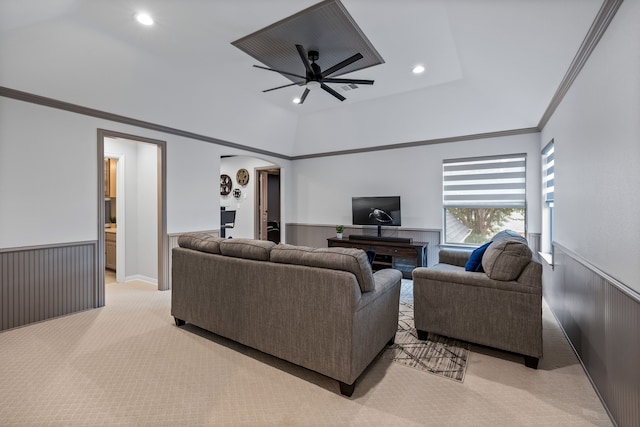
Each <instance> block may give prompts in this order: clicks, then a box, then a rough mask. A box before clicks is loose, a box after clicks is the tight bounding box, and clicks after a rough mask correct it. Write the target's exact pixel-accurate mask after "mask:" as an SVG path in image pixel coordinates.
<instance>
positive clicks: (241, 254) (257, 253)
mask: <svg viewBox="0 0 640 427" xmlns="http://www.w3.org/2000/svg"><path fill="white" fill-rule="evenodd" d="M275 245H276V244H275V243H273V242H271V241H268V240H254V239H227V240H224V241H222V242H220V253H222V255H225V256H231V257H235V258H245V259H253V260H257V261H269V253H270V252H271V248H273V247H274V246H275Z"/></svg>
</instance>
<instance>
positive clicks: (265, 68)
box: [254, 65, 306, 80]
mask: <svg viewBox="0 0 640 427" xmlns="http://www.w3.org/2000/svg"><path fill="white" fill-rule="evenodd" d="M254 67H256V68H260V69H263V70H268V71H273V72H274V73H280V74H286V75H287V76H293V77H297V78H299V79H305V80H306V77H305V76H301V75H299V74H293V73H290V72H288V71H281V70H276V69H274V68H268V67H263V66H261V65H254Z"/></svg>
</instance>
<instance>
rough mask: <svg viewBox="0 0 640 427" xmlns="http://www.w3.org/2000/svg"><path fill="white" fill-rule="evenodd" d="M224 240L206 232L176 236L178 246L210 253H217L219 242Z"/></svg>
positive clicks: (218, 251)
mask: <svg viewBox="0 0 640 427" xmlns="http://www.w3.org/2000/svg"><path fill="white" fill-rule="evenodd" d="M224 240H225V239H222V238H220V237H215V236H212V235H210V234H207V233H201V232H193V233H184V234H182V235H180V237H178V246H180V247H181V248H187V249H193V250H196V251H201V252H208V253H210V254H219V253H220V242H224Z"/></svg>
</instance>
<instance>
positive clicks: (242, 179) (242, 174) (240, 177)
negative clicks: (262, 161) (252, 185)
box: [236, 168, 249, 185]
mask: <svg viewBox="0 0 640 427" xmlns="http://www.w3.org/2000/svg"><path fill="white" fill-rule="evenodd" d="M236 181H238V184H240V185H247V184H248V183H249V171H248V170H246V169H244V168H243V169H238V173H237V174H236Z"/></svg>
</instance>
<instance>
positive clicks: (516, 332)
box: [413, 231, 542, 369]
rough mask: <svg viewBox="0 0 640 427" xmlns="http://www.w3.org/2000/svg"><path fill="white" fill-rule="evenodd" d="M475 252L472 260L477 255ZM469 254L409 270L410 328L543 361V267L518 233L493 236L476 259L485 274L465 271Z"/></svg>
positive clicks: (453, 253)
mask: <svg viewBox="0 0 640 427" xmlns="http://www.w3.org/2000/svg"><path fill="white" fill-rule="evenodd" d="M477 254H478V253H476V254H475V255H477ZM470 255H471V251H463V250H451V249H441V250H440V254H439V263H438V264H436V265H435V266H433V267H428V268H424V267H421V268H416V269H415V270H414V271H413V295H414V314H415V326H416V329H417V330H418V336H419V338H421V339H426V336H427V333H428V332H433V333H436V334H439V335H444V336H448V337H452V338H458V339H461V340H464V341H469V342H473V343H477V344H482V345H486V346H490V347H495V348H498V349H502V350H507V351H510V352H514V353H519V354H522V355H524V356H525V357H524V361H525V365H526V366H528V367H530V368H534V369H535V368H537V366H538V359H539V358H541V357H542V265H541V264H540V263H539V262H538V261H537V260H536V259H535V257H534V256H533V254H532V252H531V250H530V249H529V247H528V244H527V241H526V240H525V239H524V238H523V237H521V236H519V235H518V234H517V233H514V232H511V231H507V232H501V233H498V234H497V235H496V236H494V238H493V239H492V241H491V244H489V245H488V246H487V247H486V251H485V252H484V255H482V256H481V265H482V269H480V268H479V267H478V268H477V269H478V270H484V271H466V270H465V264H466V263H467V261H468V260H469V257H470Z"/></svg>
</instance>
